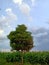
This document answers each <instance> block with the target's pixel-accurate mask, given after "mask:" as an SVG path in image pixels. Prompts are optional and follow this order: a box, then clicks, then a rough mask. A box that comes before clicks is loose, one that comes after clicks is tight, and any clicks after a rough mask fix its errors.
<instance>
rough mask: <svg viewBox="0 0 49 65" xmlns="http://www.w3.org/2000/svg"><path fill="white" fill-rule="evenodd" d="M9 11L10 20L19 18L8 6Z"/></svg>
mask: <svg viewBox="0 0 49 65" xmlns="http://www.w3.org/2000/svg"><path fill="white" fill-rule="evenodd" d="M5 11H6V13H7V17H6V18H7V19H8V21H13V20H17V16H16V15H15V14H14V13H13V12H12V9H11V8H7V9H6V10H5Z"/></svg>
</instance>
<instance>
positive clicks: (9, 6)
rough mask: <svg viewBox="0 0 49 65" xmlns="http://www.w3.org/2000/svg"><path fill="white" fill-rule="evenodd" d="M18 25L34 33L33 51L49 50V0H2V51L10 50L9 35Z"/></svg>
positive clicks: (0, 23)
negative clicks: (24, 26) (23, 25)
mask: <svg viewBox="0 0 49 65" xmlns="http://www.w3.org/2000/svg"><path fill="white" fill-rule="evenodd" d="M18 24H25V25H26V26H27V27H28V30H30V31H31V32H32V34H33V36H34V45H35V47H34V48H33V50H49V0H0V49H4V48H5V49H7V48H9V49H10V45H9V40H8V39H7V35H8V34H9V32H10V31H12V30H15V28H16V27H17V25H18Z"/></svg>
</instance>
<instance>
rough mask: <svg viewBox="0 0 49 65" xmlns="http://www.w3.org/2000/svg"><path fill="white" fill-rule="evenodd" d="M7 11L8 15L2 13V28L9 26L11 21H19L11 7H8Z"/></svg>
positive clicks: (0, 23) (0, 22)
mask: <svg viewBox="0 0 49 65" xmlns="http://www.w3.org/2000/svg"><path fill="white" fill-rule="evenodd" d="M5 12H6V14H7V15H6V16H4V15H1V17H0V28H4V27H5V26H7V27H9V22H13V21H17V16H16V15H15V14H14V13H13V12H12V9H11V8H7V9H6V10H5Z"/></svg>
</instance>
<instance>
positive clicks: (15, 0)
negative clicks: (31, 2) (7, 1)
mask: <svg viewBox="0 0 49 65" xmlns="http://www.w3.org/2000/svg"><path fill="white" fill-rule="evenodd" d="M13 2H14V3H15V4H18V5H21V4H22V0H13Z"/></svg>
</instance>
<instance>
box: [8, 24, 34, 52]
mask: <svg viewBox="0 0 49 65" xmlns="http://www.w3.org/2000/svg"><path fill="white" fill-rule="evenodd" d="M7 37H8V39H10V46H11V47H12V49H13V50H17V51H19V50H21V51H23V50H26V51H29V50H30V49H31V48H32V47H33V37H32V36H31V32H29V31H27V27H26V26H25V25H24V24H22V25H18V26H17V27H16V30H15V31H11V32H10V34H9V35H8V36H7Z"/></svg>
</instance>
